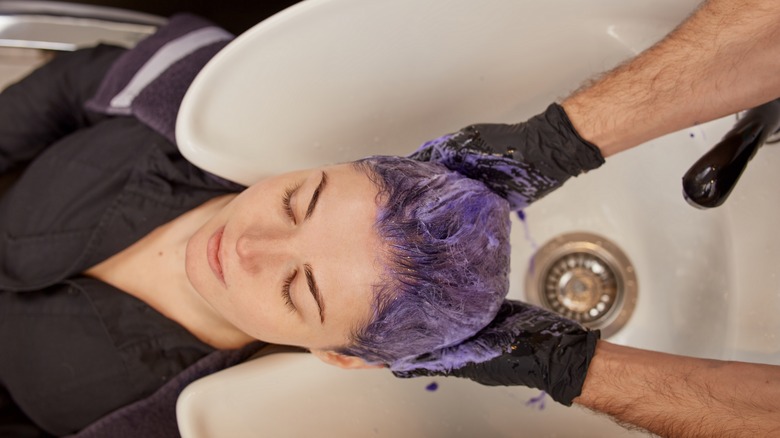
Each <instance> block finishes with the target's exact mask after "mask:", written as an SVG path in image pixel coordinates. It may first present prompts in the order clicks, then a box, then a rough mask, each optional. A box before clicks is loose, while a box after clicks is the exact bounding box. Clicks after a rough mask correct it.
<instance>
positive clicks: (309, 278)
mask: <svg viewBox="0 0 780 438" xmlns="http://www.w3.org/2000/svg"><path fill="white" fill-rule="evenodd" d="M303 272H304V273H305V274H306V284H308V285H309V292H311V295H312V296H313V297H314V301H316V302H317V307H318V308H319V309H320V323H325V306H324V305H323V303H322V295H321V294H320V289H319V288H318V287H317V282H316V281H314V273H313V272H312V270H311V265H303Z"/></svg>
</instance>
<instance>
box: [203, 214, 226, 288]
mask: <svg viewBox="0 0 780 438" xmlns="http://www.w3.org/2000/svg"><path fill="white" fill-rule="evenodd" d="M224 233H225V227H220V228H219V229H218V230H217V231H215V232H214V234H212V235H211V237H210V238H209V241H208V244H207V245H206V258H207V259H208V261H209V267H210V268H211V271H212V272H213V273H214V276H215V277H217V280H219V282H220V283H222V285H223V286H225V285H226V284H225V273H224V271H223V269H222V258H221V257H220V248H222V235H223V234H224Z"/></svg>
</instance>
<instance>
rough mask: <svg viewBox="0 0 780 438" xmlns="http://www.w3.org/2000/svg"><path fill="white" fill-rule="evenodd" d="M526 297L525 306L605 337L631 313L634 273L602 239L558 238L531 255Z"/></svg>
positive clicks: (590, 236)
mask: <svg viewBox="0 0 780 438" xmlns="http://www.w3.org/2000/svg"><path fill="white" fill-rule="evenodd" d="M526 294H527V298H528V300H529V301H530V302H531V303H534V304H536V305H539V306H542V307H545V308H547V309H550V310H553V311H555V312H557V313H560V314H561V315H564V316H566V317H568V318H571V319H574V320H576V321H579V322H580V323H582V324H583V325H585V326H587V327H590V328H593V329H600V330H601V333H602V337H603V338H607V337H609V336H611V335H613V334H615V333H616V332H617V331H618V330H620V329H621V328H622V327H623V326H624V325H625V324H626V322H628V319H629V318H630V317H631V314H632V313H633V311H634V306H635V305H636V296H637V280H636V273H635V272H634V268H633V266H632V265H631V262H630V261H629V260H628V257H627V256H626V255H625V253H623V251H621V250H620V248H618V246H617V245H615V244H614V243H612V242H610V241H609V240H608V239H606V238H604V237H602V236H599V235H596V234H591V233H569V234H563V235H561V236H558V237H556V238H555V239H552V240H551V241H549V242H547V243H546V244H544V246H542V247H541V248H539V250H538V251H536V254H534V256H533V261H532V263H530V264H529V269H528V273H527V274H526Z"/></svg>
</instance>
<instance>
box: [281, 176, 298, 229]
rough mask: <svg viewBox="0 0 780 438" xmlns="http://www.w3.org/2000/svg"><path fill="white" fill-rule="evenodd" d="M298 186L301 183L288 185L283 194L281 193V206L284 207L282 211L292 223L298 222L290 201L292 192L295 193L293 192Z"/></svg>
mask: <svg viewBox="0 0 780 438" xmlns="http://www.w3.org/2000/svg"><path fill="white" fill-rule="evenodd" d="M300 188H301V184H295V185H294V186H290V187H288V188H287V189H286V190H285V191H284V195H282V206H283V207H284V212H285V213H286V214H287V216H288V217H289V218H290V220H291V221H292V222H293V223H294V224H298V221H297V220H296V219H295V213H294V212H293V209H292V205H291V203H290V201H291V200H292V196H293V194H295V192H297V191H298V189H300Z"/></svg>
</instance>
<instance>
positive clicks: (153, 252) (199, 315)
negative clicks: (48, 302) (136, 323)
mask: <svg viewBox="0 0 780 438" xmlns="http://www.w3.org/2000/svg"><path fill="white" fill-rule="evenodd" d="M233 197H235V195H225V196H221V197H218V198H214V199H212V200H210V201H208V202H206V203H204V204H202V205H200V206H198V207H196V208H194V209H192V210H190V211H188V212H186V213H184V214H183V215H181V216H179V217H177V218H176V219H174V220H172V221H170V222H168V223H166V224H164V225H162V226H160V227H158V228H156V229H155V230H154V231H152V232H151V233H149V234H148V235H147V236H145V237H144V238H143V239H141V240H139V241H138V242H136V243H134V244H133V245H131V246H130V247H128V248H126V249H125V250H123V251H122V252H120V253H118V254H116V255H114V256H112V257H111V258H109V259H107V260H105V261H103V262H101V263H100V264H98V265H96V266H94V267H92V268H90V269H88V270H87V271H86V272H85V274H86V275H89V276H93V277H95V278H98V279H100V280H102V281H104V282H106V283H109V284H111V285H113V286H114V287H116V288H118V289H120V290H123V291H125V292H127V293H129V294H131V295H133V296H135V297H136V298H138V299H140V300H142V301H144V302H145V303H146V304H148V305H150V306H151V307H153V308H154V309H155V310H157V311H158V312H160V313H162V314H163V315H165V316H166V317H168V318H170V319H172V320H174V321H176V322H177V323H179V324H180V325H182V326H183V327H184V328H185V329H187V330H188V331H189V332H190V333H192V334H193V335H194V336H196V337H197V338H198V339H200V340H201V341H203V342H204V343H206V344H208V345H211V346H212V347H215V348H219V349H227V348H238V347H241V346H244V345H246V344H247V343H249V342H251V341H252V340H254V339H253V338H251V337H250V336H249V335H247V334H245V333H244V332H242V331H240V330H239V329H238V328H236V327H235V326H233V325H232V324H230V322H229V321H227V320H226V319H225V318H223V317H222V315H220V314H219V313H218V312H216V311H215V310H214V308H212V307H211V306H210V305H209V304H208V303H207V302H206V301H205V300H204V299H203V298H202V297H201V296H200V294H199V293H198V292H197V291H196V290H195V288H193V287H192V284H190V282H189V279H188V278H187V273H186V270H185V256H186V249H187V242H188V241H189V238H190V236H192V235H193V234H194V233H195V232H196V231H197V230H198V229H200V227H201V226H203V224H205V223H206V222H207V221H208V220H209V219H211V218H212V217H213V216H214V215H215V214H216V213H217V212H219V211H220V210H221V209H222V208H223V207H224V206H225V205H226V204H227V203H228V202H230V201H231V200H232V199H233ZM139 272H143V273H144V275H138V273H139Z"/></svg>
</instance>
